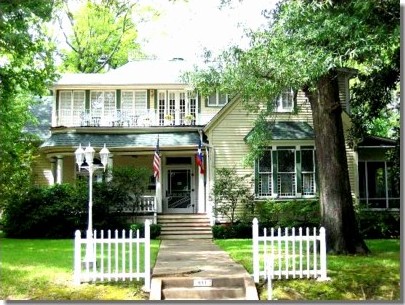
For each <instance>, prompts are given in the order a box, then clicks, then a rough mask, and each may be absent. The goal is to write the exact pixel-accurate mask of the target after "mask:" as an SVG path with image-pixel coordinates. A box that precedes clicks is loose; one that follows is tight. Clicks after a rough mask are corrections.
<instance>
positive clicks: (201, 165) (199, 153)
mask: <svg viewBox="0 0 405 305" xmlns="http://www.w3.org/2000/svg"><path fill="white" fill-rule="evenodd" d="M195 162H196V163H197V165H198V167H199V168H200V174H203V175H204V173H205V170H204V158H203V153H202V151H201V140H200V142H199V143H198V151H197V154H196V156H195Z"/></svg>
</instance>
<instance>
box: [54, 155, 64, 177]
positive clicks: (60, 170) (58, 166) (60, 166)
mask: <svg viewBox="0 0 405 305" xmlns="http://www.w3.org/2000/svg"><path fill="white" fill-rule="evenodd" d="M62 182H63V156H60V155H59V156H56V183H57V184H61V183H62Z"/></svg>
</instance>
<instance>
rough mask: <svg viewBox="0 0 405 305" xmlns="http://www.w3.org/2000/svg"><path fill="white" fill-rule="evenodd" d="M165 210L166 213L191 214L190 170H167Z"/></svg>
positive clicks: (192, 204) (192, 206) (192, 201)
mask: <svg viewBox="0 0 405 305" xmlns="http://www.w3.org/2000/svg"><path fill="white" fill-rule="evenodd" d="M166 181H167V186H166V196H165V200H164V201H165V208H166V209H165V210H166V212H167V213H193V212H194V200H193V196H192V190H193V189H192V183H191V168H175V169H168V170H167V180H166Z"/></svg>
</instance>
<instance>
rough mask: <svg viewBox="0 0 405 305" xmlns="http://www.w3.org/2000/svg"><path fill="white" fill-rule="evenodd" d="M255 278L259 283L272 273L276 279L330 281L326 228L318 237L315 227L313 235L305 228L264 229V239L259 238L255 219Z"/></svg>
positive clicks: (253, 227)
mask: <svg viewBox="0 0 405 305" xmlns="http://www.w3.org/2000/svg"><path fill="white" fill-rule="evenodd" d="M252 230H253V278H254V281H255V282H256V283H258V282H259V278H260V277H263V278H266V276H268V274H271V275H272V278H273V279H274V278H277V279H281V278H285V279H289V278H293V279H295V278H304V277H306V278H317V279H318V280H327V279H328V278H327V274H326V239H325V228H323V227H322V228H320V230H319V235H317V230H316V228H313V230H312V235H311V233H310V229H309V228H306V229H305V232H303V230H302V228H299V229H298V232H296V229H295V228H292V229H291V230H290V229H288V228H285V229H284V230H281V228H278V229H277V231H276V232H277V234H275V230H274V228H271V229H270V235H267V234H268V232H267V229H264V234H263V236H259V223H258V220H257V219H256V218H255V219H253V226H252ZM269 256H270V257H272V260H273V264H272V265H273V269H274V270H272V272H270V273H268V272H269V270H268V268H267V265H268V264H269V258H268V257H269Z"/></svg>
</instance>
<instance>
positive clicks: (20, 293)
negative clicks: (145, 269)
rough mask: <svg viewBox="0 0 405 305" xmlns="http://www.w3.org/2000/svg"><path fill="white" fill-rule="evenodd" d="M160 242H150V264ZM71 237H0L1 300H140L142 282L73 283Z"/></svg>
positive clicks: (154, 259)
mask: <svg viewBox="0 0 405 305" xmlns="http://www.w3.org/2000/svg"><path fill="white" fill-rule="evenodd" d="M159 245H160V242H159V241H158V240H152V241H151V266H154V264H155V261H156V256H157V253H158V251H159ZM73 247H74V240H73V239H71V240H32V239H30V240H24V239H7V238H0V287H1V288H0V299H2V300H27V299H30V300H143V299H147V298H148V295H146V294H145V293H143V292H142V290H141V288H142V285H143V281H142V280H140V281H139V282H137V281H133V282H130V281H126V282H117V283H114V282H113V283H100V284H81V285H80V286H74V285H73Z"/></svg>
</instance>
